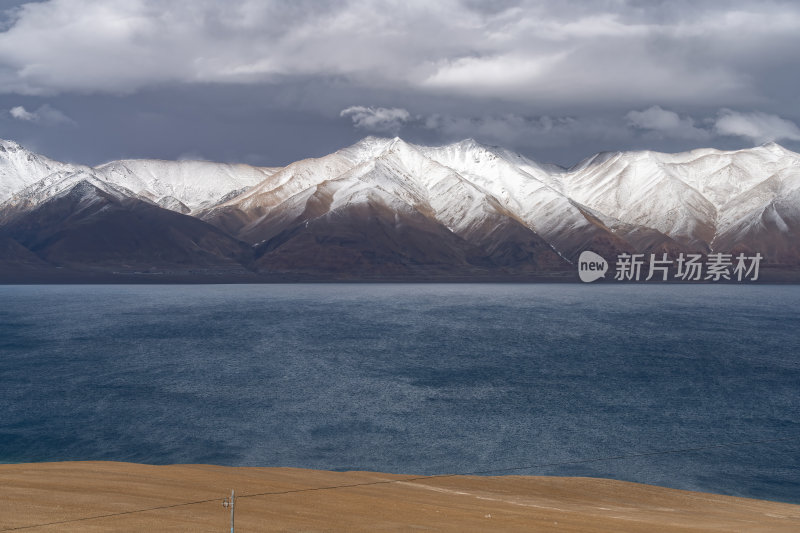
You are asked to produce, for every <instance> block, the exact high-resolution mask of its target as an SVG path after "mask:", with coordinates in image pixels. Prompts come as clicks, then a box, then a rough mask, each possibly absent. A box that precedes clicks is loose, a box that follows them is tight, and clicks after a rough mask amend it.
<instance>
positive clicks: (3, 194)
mask: <svg viewBox="0 0 800 533" xmlns="http://www.w3.org/2000/svg"><path fill="white" fill-rule="evenodd" d="M80 168H83V167H81V166H80V165H70V164H68V163H61V162H59V161H54V160H52V159H49V158H47V157H44V156H41V155H38V154H34V153H33V152H30V151H28V150H26V149H25V148H23V147H22V146H20V145H19V144H17V143H15V142H13V141H5V140H0V202H4V201H6V200H8V199H9V198H10V197H11V196H13V195H14V193H16V192H18V191H20V190H22V189H24V188H25V187H27V186H28V185H31V184H33V183H35V182H37V181H39V180H40V179H42V178H45V177H47V176H49V175H51V174H53V173H55V172H67V171H76V170H79V169H80Z"/></svg>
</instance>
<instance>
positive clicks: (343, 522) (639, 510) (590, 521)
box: [0, 462, 800, 533]
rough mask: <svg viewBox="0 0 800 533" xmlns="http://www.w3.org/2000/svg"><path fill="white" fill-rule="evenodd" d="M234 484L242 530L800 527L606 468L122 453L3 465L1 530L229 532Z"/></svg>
mask: <svg viewBox="0 0 800 533" xmlns="http://www.w3.org/2000/svg"><path fill="white" fill-rule="evenodd" d="M348 485H349V486H348ZM331 487H339V488H331ZM231 489H235V490H236V494H237V499H236V530H237V531H276V532H277V531H285V532H289V531H291V532H322V531H326V532H327V531H370V532H374V531H453V532H472V531H475V532H480V531H588V532H599V531H603V532H608V531H614V532H646V533H653V532H671V531H683V532H688V531H716V532H723V531H725V532H728V531H737V532H738V531H742V532H744V531H747V532H762V531H763V532H784V531H785V532H787V533H788V532H797V531H800V505H790V504H784V503H775V502H767V501H759V500H750V499H744V498H734V497H729V496H717V495H712V494H704V493H695V492H687V491H679V490H672V489H665V488H660V487H652V486H647V485H639V484H634V483H625V482H620V481H610V480H604V479H590V478H557V477H526V476H503V477H471V476H451V477H417V478H414V477H413V476H404V475H392V474H380V473H373V472H325V471H315V470H301V469H291V468H234V467H219V466H207V465H175V466H151V465H140V464H130V463H112V462H66V463H38V464H12V465H0V531H59V532H60V531H82V532H85V531H88V532H91V531H149V532H156V531H158V532H161V531H192V532H203V531H209V532H211V531H215V532H219V531H228V528H229V519H230V513H229V511H227V510H226V509H225V508H224V507H223V506H222V500H223V499H224V497H225V496H227V495H229V494H230V490H231Z"/></svg>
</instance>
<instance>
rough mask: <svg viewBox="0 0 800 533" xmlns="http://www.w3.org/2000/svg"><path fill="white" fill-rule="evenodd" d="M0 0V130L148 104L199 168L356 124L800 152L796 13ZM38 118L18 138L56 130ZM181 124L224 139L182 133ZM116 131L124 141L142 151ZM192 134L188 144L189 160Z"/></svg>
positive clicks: (645, 5) (655, 4) (550, 147)
mask: <svg viewBox="0 0 800 533" xmlns="http://www.w3.org/2000/svg"><path fill="white" fill-rule="evenodd" d="M0 6H2V7H4V8H6V11H5V12H4V17H0V29H2V30H3V31H2V32H0V109H3V110H4V111H5V113H6V119H1V118H0V134H1V135H5V136H9V133H8V132H11V133H12V134H13V132H14V131H15V128H16V127H18V126H21V124H20V123H21V122H22V121H20V120H17V121H16V122H12V121H10V119H8V116H9V115H8V113H9V112H10V110H11V109H13V108H19V107H22V108H23V109H24V110H25V111H26V112H28V113H31V112H32V110H37V109H40V108H42V106H45V105H47V106H49V108H52V109H56V110H60V112H62V113H63V114H64V116H67V117H70V119H71V120H73V121H74V123H76V124H78V126H77V127H74V129H75V130H76V131H75V132H74V135H76V136H77V137H78V138H80V137H81V136H82V135H83V136H85V137H84V138H86V139H89V138H91V137H92V135H97V133H96V129H97V128H109V127H111V123H110V121H109V120H106V119H105V118H104V117H100V116H97V115H96V114H94V113H93V111H92V109H91V106H89V105H87V102H89V100H90V99H98V98H102V99H103V102H104V105H106V106H111V107H112V108H113V107H114V106H115V105H116V106H117V107H116V109H117V110H118V113H116V114H118V115H119V116H118V118H119V120H121V121H123V122H124V121H125V120H133V121H135V120H140V118H141V117H139V116H138V115H141V114H142V113H145V114H146V113H147V112H151V111H147V110H148V109H149V108H148V106H151V104H152V101H153V99H160V100H161V102H160V104H159V106H160V108H161V109H160V111H159V112H158V116H159V120H160V121H162V122H163V124H162V127H164V128H166V130H167V131H174V132H175V136H174V137H178V138H174V137H171V138H165V139H161V142H162V143H165V144H166V145H167V146H173V152H180V153H187V152H191V153H200V154H204V155H205V154H206V152H213V153H211V154H208V155H205V156H206V157H218V154H219V153H221V152H223V151H225V150H224V149H223V148H222V147H221V146H220V143H223V144H224V143H228V146H229V147H228V148H227V150H228V151H230V152H231V154H230V155H229V156H228V158H229V159H230V158H237V157H239V158H244V157H250V158H252V157H255V156H253V154H251V153H250V151H251V150H253V149H256V148H257V147H256V146H254V144H255V143H253V142H252V140H251V139H250V138H249V137H248V136H262V137H264V138H272V137H275V138H276V139H277V141H278V142H279V143H282V146H281V148H280V150H278V151H279V152H280V153H283V154H286V153H294V152H296V151H297V150H295V149H293V147H290V146H288V145H287V144H286V143H288V142H289V141H288V140H286V139H287V137H286V136H285V135H284V136H281V135H279V134H274V133H271V132H270V131H268V130H270V129H272V130H276V131H280V130H285V131H289V132H294V131H297V130H298V129H299V128H309V129H312V130H313V131H314V132H315V133H314V134H312V135H307V136H305V137H303V136H300V138H301V139H303V138H304V139H305V142H306V144H307V146H306V149H307V150H308V155H313V154H316V153H318V152H319V151H320V150H322V149H323V147H324V148H325V149H327V148H328V147H329V146H336V145H342V144H344V143H345V142H350V141H351V140H352V139H354V138H356V137H357V136H359V135H363V134H364V133H365V132H367V131H374V132H376V133H390V134H394V133H399V134H400V135H403V136H408V137H410V138H411V139H410V140H419V141H425V142H443V141H448V140H453V138H454V137H468V136H471V137H476V138H478V140H482V141H485V142H492V143H498V144H504V145H507V146H509V147H511V148H515V149H519V150H522V151H524V152H526V153H528V154H531V155H537V156H542V153H544V156H545V157H548V156H550V155H553V156H554V157H556V158H560V159H562V161H563V160H574V159H577V158H579V157H582V156H583V155H586V153H587V152H588V151H592V150H596V149H609V148H611V149H616V148H620V149H623V148H632V147H640V148H643V147H647V148H656V149H663V150H673V149H685V148H687V147H692V146H696V145H698V144H707V145H717V146H720V147H730V146H737V143H738V144H747V143H752V142H758V141H761V140H763V139H775V140H779V141H783V142H785V143H786V144H787V146H789V147H793V146H796V144H795V145H793V144H792V143H797V142H798V138H797V133H796V132H797V123H800V115H798V110H799V109H800V96H799V95H798V91H797V90H796V87H797V86H798V81H800V79H799V78H800V74H798V73H800V55H798V54H797V53H796V50H798V49H800V5H798V4H797V3H796V2H791V1H787V2H780V1H772V2H756V1H719V2H717V1H706V2H697V1H692V2H690V1H685V0H673V1H669V2H666V1H664V2H659V1H652V0H648V1H643V0H642V1H637V0H628V1H623V0H600V1H577V0H565V1H560V2H524V1H511V0H509V1H502V2H496V1H495V2H480V1H477V0H462V1H458V0H442V1H440V2H421V1H406V2H400V1H381V2H375V1H373V2H370V1H363V0H358V1H356V0H341V1H329V2H322V1H299V2H265V1H261V0H227V1H224V2H223V1H221V0H172V1H155V0H124V1H123V0H104V1H90V0H49V1H43V2H36V3H6V5H4V6H3V5H2V4H0ZM242 94H246V95H247V97H244V98H242V97H241V95H242ZM259 94H260V95H261V98H260V99H259ZM209 95H215V96H216V97H217V98H218V99H219V100H215V101H207V97H208V96H209ZM267 100H268V101H267ZM191 102H202V104H200V103H198V104H197V107H196V108H189V107H187V106H188V105H189V103H191ZM173 104H174V105H173ZM70 106H72V107H71V108H70ZM159 106H156V107H159ZM151 107H152V106H151ZM44 109H47V108H44ZM137 109H138V111H137ZM123 111H124V112H123ZM17 114H18V115H20V116H25V115H24V114H22V113H20V112H19V111H18V112H17ZM111 115H112V116H114V115H115V113H113V112H112V113H111ZM237 117H239V118H238V119H237ZM252 117H258V118H259V119H260V128H259V127H258V126H257V125H256V124H255V123H253V119H252ZM237 120H240V122H238V124H240V127H239V128H238V129H237V127H236V124H237ZM32 122H33V121H29V123H28V124H26V125H25V126H26V127H27V128H28V129H26V130H24V132H25V134H26V135H28V136H30V137H31V138H34V139H36V138H40V139H44V138H47V136H48V135H50V136H53V135H55V134H54V133H53V132H52V131H50V132H49V133H44V132H43V131H38V133H37V130H36V129H34V126H37V125H38V127H39V130H42V129H43V128H44V126H45V125H46V124H45V123H44V122H39V123H38V124H33V123H32ZM190 124H191V127H194V128H197V127H201V129H206V130H207V129H211V128H221V130H222V131H225V132H226V134H227V135H226V137H225V139H224V140H223V139H219V138H218V136H216V135H214V134H212V133H206V134H198V132H197V131H196V129H195V130H189V129H187V130H182V128H183V127H186V128H188V127H189V125H190ZM12 125H14V128H12V127H11V126H12ZM50 125H51V126H52V127H62V128H63V127H65V124H63V123H62V124H60V125H58V124H52V123H51V124H50ZM73 126H74V124H73ZM91 128H94V129H91ZM132 129H134V130H135V129H136V128H132ZM237 131H238V133H237ZM181 133H182V135H181ZM118 135H119V137H118V147H120V149H122V148H121V147H123V146H126V145H127V146H134V145H137V144H138V143H141V141H140V140H138V139H133V138H132V137H133V135H132V134H130V135H128V136H126V135H124V134H122V133H118ZM11 136H13V135H11ZM289 137H291V135H290V136H289ZM317 137H319V139H320V141H318V142H319V144H316V145H308V143H309V142H312V141H311V139H315V138H317ZM323 138H324V140H325V142H322V139H323ZM191 142H196V143H197V144H198V146H196V147H195V148H194V149H190V150H187V149H186V146H185V145H186V144H188V143H191ZM52 143H53V141H50V142H49V143H47V144H52ZM237 143H238V145H237ZM239 145H241V146H245V145H246V146H247V148H246V149H245V148H239V147H238V146H239ZM537 147H538V148H537ZM537 149H540V152H539V153H537ZM97 150H98V154H97V156H96V157H99V158H101V157H102V155H101V153H103V152H100V151H99V150H100V148H98V149H97ZM123 151H124V150H123ZM104 153H106V155H107V156H108V157H111V156H114V155H115V154H112V153H111V151H108V150H106V152H104ZM142 155H146V154H142ZM175 155H177V154H175Z"/></svg>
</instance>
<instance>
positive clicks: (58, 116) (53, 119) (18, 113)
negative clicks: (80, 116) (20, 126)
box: [8, 104, 75, 125]
mask: <svg viewBox="0 0 800 533" xmlns="http://www.w3.org/2000/svg"><path fill="white" fill-rule="evenodd" d="M8 113H9V114H10V115H11V116H12V117H13V118H15V119H17V120H23V121H25V122H36V123H39V124H47V125H54V124H74V123H75V121H73V120H72V119H71V118H69V117H68V116H67V115H65V114H64V113H62V112H61V111H59V110H58V109H55V108H54V107H51V106H50V105H48V104H44V105H42V106H40V107H39V108H38V109H36V110H35V111H28V110H27V109H25V108H24V107H23V106H21V105H18V106H15V107H12V108H11V109H9V111H8Z"/></svg>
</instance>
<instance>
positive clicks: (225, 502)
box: [222, 489, 234, 533]
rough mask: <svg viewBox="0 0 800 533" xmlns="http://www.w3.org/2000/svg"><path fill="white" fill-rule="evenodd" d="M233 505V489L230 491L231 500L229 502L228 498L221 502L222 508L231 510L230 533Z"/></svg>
mask: <svg viewBox="0 0 800 533" xmlns="http://www.w3.org/2000/svg"><path fill="white" fill-rule="evenodd" d="M233 504H234V494H233V489H231V498H230V500H229V499H228V498H225V499H224V500H222V506H223V507H226V508H227V507H230V508H231V533H233Z"/></svg>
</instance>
